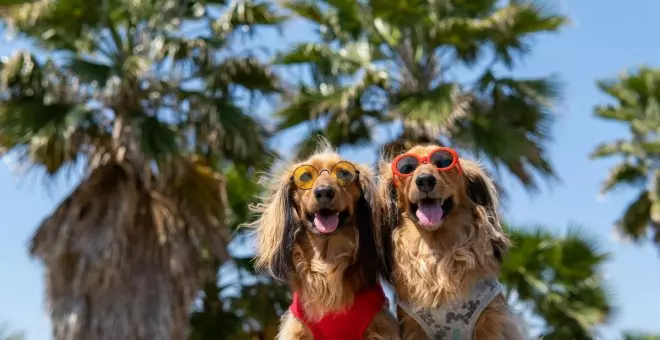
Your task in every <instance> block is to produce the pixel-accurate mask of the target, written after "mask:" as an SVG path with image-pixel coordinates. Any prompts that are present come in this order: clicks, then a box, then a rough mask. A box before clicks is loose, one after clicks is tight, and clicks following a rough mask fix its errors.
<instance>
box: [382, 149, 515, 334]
mask: <svg viewBox="0 0 660 340" xmlns="http://www.w3.org/2000/svg"><path fill="white" fill-rule="evenodd" d="M379 190H380V192H379V194H380V195H381V197H382V200H384V201H385V200H389V202H390V204H389V209H388V210H389V212H390V213H389V218H388V219H387V221H389V223H390V224H391V225H392V227H393V230H392V235H391V239H392V242H393V245H392V247H393V251H392V255H393V257H392V263H393V265H392V266H393V268H392V272H393V275H392V278H393V283H394V287H395V289H396V293H397V298H398V302H399V304H398V306H397V314H398V316H399V322H400V326H401V332H402V339H447V340H453V339H478V340H487V339H488V340H490V339H493V340H495V339H497V340H504V339H506V340H518V339H523V338H524V337H523V335H522V332H521V328H520V325H519V323H518V320H519V319H518V318H517V317H516V316H514V314H512V313H511V312H510V311H509V308H508V306H507V303H506V300H505V298H504V297H503V295H502V294H501V286H500V285H499V282H498V281H497V275H498V271H499V265H500V263H501V260H502V256H503V255H504V253H505V251H506V249H507V247H508V246H509V240H508V238H507V237H506V236H505V235H504V233H503V231H502V228H501V226H500V224H499V220H498V217H497V202H498V200H497V194H496V191H495V186H494V184H493V182H492V181H491V179H490V178H489V177H488V176H487V175H486V174H485V173H484V171H483V170H482V169H481V168H480V167H479V166H478V165H477V164H476V163H473V162H469V161H466V160H464V159H460V160H459V157H458V155H457V153H456V152H455V151H454V150H452V149H449V148H441V147H438V146H417V147H414V148H412V149H410V150H409V151H408V152H406V153H404V154H402V155H399V156H398V157H397V158H395V159H394V160H393V161H392V162H391V163H388V164H386V163H382V166H381V182H380V187H379ZM387 221H386V222H387Z"/></svg>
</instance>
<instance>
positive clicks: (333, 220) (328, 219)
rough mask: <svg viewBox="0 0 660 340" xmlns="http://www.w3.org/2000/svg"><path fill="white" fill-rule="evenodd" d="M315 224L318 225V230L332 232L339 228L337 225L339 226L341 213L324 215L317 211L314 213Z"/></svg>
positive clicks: (325, 232)
mask: <svg viewBox="0 0 660 340" xmlns="http://www.w3.org/2000/svg"><path fill="white" fill-rule="evenodd" d="M314 226H315V227H316V230H318V231H320V232H322V233H324V234H328V233H331V232H333V231H335V230H337V227H338V226H339V215H337V214H332V215H322V214H319V213H316V214H315V215H314Z"/></svg>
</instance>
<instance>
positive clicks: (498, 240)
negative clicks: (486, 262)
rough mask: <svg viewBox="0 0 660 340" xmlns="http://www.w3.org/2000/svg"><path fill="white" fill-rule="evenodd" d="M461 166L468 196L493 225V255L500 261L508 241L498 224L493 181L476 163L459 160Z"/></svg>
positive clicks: (496, 200)
mask: <svg viewBox="0 0 660 340" xmlns="http://www.w3.org/2000/svg"><path fill="white" fill-rule="evenodd" d="M461 167H462V169H463V172H464V177H465V190H466V191H467V195H468V197H469V198H470V199H471V200H472V201H473V202H474V203H476V204H477V205H478V206H481V207H483V209H484V212H485V214H486V218H487V219H488V222H489V223H488V224H489V225H491V226H492V227H493V230H492V232H493V238H492V239H491V245H492V247H493V256H495V258H496V259H497V260H498V261H500V262H501V261H502V260H503V259H504V255H505V254H506V251H507V250H508V248H509V246H510V241H509V239H508V238H507V237H506V235H505V234H504V231H503V230H502V226H501V225H500V219H499V216H498V209H499V200H498V195H497V189H496V187H495V183H494V182H493V180H492V179H491V177H490V176H489V175H488V174H487V173H486V172H485V171H484V170H483V169H482V168H481V167H480V166H479V165H478V164H477V163H474V162H470V161H466V160H461Z"/></svg>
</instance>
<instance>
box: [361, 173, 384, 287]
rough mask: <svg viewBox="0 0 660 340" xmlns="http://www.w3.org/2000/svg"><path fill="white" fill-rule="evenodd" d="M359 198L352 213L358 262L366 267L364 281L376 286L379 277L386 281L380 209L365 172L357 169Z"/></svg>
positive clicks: (374, 189) (372, 183) (367, 174)
mask: <svg viewBox="0 0 660 340" xmlns="http://www.w3.org/2000/svg"><path fill="white" fill-rule="evenodd" d="M358 170H359V171H360V172H359V174H358V176H359V177H358V180H359V185H360V198H359V199H358V202H357V207H356V210H355V213H356V220H357V225H358V232H359V248H358V255H357V256H358V261H359V262H360V263H362V264H364V265H365V266H366V268H365V269H366V271H365V272H366V273H367V275H368V277H367V279H368V280H370V281H373V282H376V281H377V279H378V276H377V275H373V276H372V275H371V273H374V274H375V273H379V274H380V275H382V276H383V277H386V278H389V276H390V264H389V261H387V256H388V255H387V254H388V253H389V251H390V250H389V249H388V247H387V246H386V245H387V244H388V243H387V242H386V240H385V239H384V238H383V226H382V221H383V213H384V209H383V205H382V204H381V201H380V199H379V196H378V188H377V187H376V183H374V181H373V174H372V173H371V171H370V170H369V169H366V168H363V167H359V168H358Z"/></svg>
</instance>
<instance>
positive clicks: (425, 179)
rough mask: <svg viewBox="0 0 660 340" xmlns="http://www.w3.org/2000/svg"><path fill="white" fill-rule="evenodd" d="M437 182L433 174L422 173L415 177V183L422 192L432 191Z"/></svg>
mask: <svg viewBox="0 0 660 340" xmlns="http://www.w3.org/2000/svg"><path fill="white" fill-rule="evenodd" d="M436 183H437V181H436V180H435V176H433V175H431V174H421V175H419V176H417V178H415V184H417V187H418V188H419V190H420V191H422V192H430V191H431V190H433V188H435V184H436Z"/></svg>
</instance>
